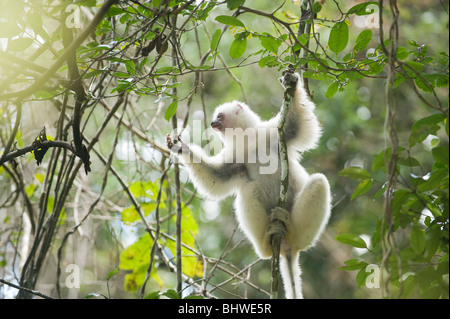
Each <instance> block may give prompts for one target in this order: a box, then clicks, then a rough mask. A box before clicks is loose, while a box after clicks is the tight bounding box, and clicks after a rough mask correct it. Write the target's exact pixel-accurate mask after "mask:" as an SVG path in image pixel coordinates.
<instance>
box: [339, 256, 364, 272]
mask: <svg viewBox="0 0 450 319" xmlns="http://www.w3.org/2000/svg"><path fill="white" fill-rule="evenodd" d="M344 263H345V266H343V267H339V269H340V270H346V271H352V270H358V269H362V268H366V266H367V265H368V264H367V263H366V262H365V261H363V260H360V259H356V258H355V259H349V260H346V261H345V262H344Z"/></svg>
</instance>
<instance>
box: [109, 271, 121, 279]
mask: <svg viewBox="0 0 450 319" xmlns="http://www.w3.org/2000/svg"><path fill="white" fill-rule="evenodd" d="M119 270H120V269H119V268H116V269H114V270H111V271H110V272H109V273H108V276H106V280H110V279H111V277H113V276H114V275H117V274H118V273H119Z"/></svg>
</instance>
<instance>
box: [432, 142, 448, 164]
mask: <svg viewBox="0 0 450 319" xmlns="http://www.w3.org/2000/svg"><path fill="white" fill-rule="evenodd" d="M431 153H432V154H433V158H434V160H435V161H436V163H439V164H441V165H444V166H448V162H449V155H448V153H449V152H448V147H445V146H438V147H435V148H433V149H432V150H431Z"/></svg>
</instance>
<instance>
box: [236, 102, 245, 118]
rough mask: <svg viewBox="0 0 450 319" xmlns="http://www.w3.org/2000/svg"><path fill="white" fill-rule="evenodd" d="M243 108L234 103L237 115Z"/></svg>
mask: <svg viewBox="0 0 450 319" xmlns="http://www.w3.org/2000/svg"><path fill="white" fill-rule="evenodd" d="M243 109H244V108H243V107H242V105H241V104H240V103H236V112H235V113H236V115H238V114H239V113H240V112H241V111H242V110H243Z"/></svg>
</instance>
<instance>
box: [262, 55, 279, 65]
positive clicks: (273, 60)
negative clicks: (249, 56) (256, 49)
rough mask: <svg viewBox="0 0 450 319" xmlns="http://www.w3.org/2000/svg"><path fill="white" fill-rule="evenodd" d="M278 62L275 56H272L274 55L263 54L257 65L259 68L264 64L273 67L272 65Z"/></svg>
mask: <svg viewBox="0 0 450 319" xmlns="http://www.w3.org/2000/svg"><path fill="white" fill-rule="evenodd" d="M278 64H279V63H278V61H277V57H276V56H274V55H268V56H265V57H263V58H261V60H259V62H258V65H259V66H260V67H261V68H264V67H265V66H268V67H273V66H276V65H278Z"/></svg>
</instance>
